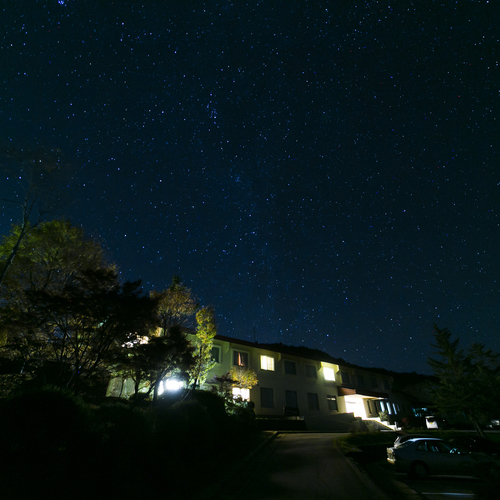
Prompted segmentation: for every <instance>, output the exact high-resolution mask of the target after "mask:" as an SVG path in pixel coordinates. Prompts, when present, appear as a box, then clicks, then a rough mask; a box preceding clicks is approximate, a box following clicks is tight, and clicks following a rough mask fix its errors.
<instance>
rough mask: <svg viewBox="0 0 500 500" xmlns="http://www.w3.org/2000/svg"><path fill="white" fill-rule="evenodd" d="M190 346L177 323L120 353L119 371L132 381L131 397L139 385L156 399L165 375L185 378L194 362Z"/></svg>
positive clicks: (137, 390) (137, 391) (138, 388)
mask: <svg viewBox="0 0 500 500" xmlns="http://www.w3.org/2000/svg"><path fill="white" fill-rule="evenodd" d="M192 351H193V349H192V346H191V344H190V342H189V341H188V339H187V338H186V335H185V334H184V332H183V331H182V328H181V327H180V326H179V325H173V326H171V327H170V328H169V329H168V330H167V332H165V334H164V335H161V336H159V337H157V336H152V337H150V338H149V339H148V340H147V341H146V342H136V343H135V344H134V345H131V346H129V347H128V348H127V347H126V348H125V351H124V352H123V353H122V356H123V357H122V362H121V367H122V373H123V374H124V376H125V377H130V378H131V379H132V380H133V381H134V396H135V397H137V395H138V393H139V390H140V389H141V387H142V386H146V387H148V391H147V394H148V395H151V393H152V395H153V403H155V402H156V401H157V399H158V394H159V388H160V383H161V382H162V381H163V380H164V379H165V378H171V377H174V376H176V377H179V378H181V379H183V378H185V377H186V374H187V372H188V371H189V369H190V368H191V365H192V363H193V356H192Z"/></svg>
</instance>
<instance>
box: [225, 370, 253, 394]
mask: <svg viewBox="0 0 500 500" xmlns="http://www.w3.org/2000/svg"><path fill="white" fill-rule="evenodd" d="M229 375H230V377H231V379H232V380H233V387H238V388H240V389H248V390H250V389H251V388H252V387H254V386H255V385H257V384H258V383H259V381H258V380H257V374H256V373H255V371H254V370H252V369H250V368H245V367H243V366H232V367H231V369H230V370H229Z"/></svg>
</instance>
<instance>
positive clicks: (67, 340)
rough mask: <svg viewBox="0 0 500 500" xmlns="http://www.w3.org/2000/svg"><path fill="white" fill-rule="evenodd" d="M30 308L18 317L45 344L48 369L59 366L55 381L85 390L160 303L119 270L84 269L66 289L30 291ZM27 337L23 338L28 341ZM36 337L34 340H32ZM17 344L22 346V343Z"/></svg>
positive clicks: (22, 326) (150, 318) (21, 326)
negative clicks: (120, 277) (123, 278)
mask: <svg viewBox="0 0 500 500" xmlns="http://www.w3.org/2000/svg"><path fill="white" fill-rule="evenodd" d="M26 296H27V301H28V306H29V310H28V312H24V313H23V312H22V313H20V314H19V315H18V317H17V319H18V324H17V325H16V326H17V327H18V328H19V329H20V330H24V331H25V332H28V333H29V332H33V333H32V336H33V338H34V339H35V341H36V342H37V343H38V344H42V349H43V361H44V368H46V367H47V361H50V362H51V363H52V364H53V366H54V367H55V376H56V379H55V380H53V382H54V383H57V384H59V385H62V386H64V387H68V388H72V389H73V390H75V391H76V392H79V391H80V390H81V383H82V382H83V381H84V379H85V382H87V383H88V382H89V381H90V380H91V378H92V377H93V376H96V375H98V374H99V370H100V369H102V368H104V367H105V366H106V364H107V363H109V362H110V361H111V359H112V357H113V354H114V353H115V352H116V351H117V350H118V349H119V348H120V347H121V345H122V344H123V343H124V342H125V341H126V340H127V339H129V338H130V335H134V334H136V333H137V332H141V333H142V332H143V331H144V330H145V329H146V327H147V326H149V325H150V324H152V322H153V320H154V316H153V313H154V311H155V306H156V303H155V302H154V301H153V300H152V299H150V298H149V297H143V296H141V290H140V282H135V283H130V282H127V283H125V284H124V285H121V284H120V283H119V281H118V276H117V274H116V273H115V272H114V271H111V270H105V269H97V270H92V269H87V270H82V271H80V272H79V273H78V274H77V275H76V276H75V277H74V279H73V281H72V283H71V284H69V285H66V286H65V287H64V288H63V289H62V290H61V291H60V292H55V293H53V292H48V291H45V290H39V291H28V292H26ZM26 337H27V336H26V335H24V336H21V337H20V339H21V340H22V342H25V339H26ZM29 340H31V339H29ZM22 342H18V343H17V344H16V343H14V344H13V346H14V347H15V348H17V349H18V350H21V348H20V347H19V344H22Z"/></svg>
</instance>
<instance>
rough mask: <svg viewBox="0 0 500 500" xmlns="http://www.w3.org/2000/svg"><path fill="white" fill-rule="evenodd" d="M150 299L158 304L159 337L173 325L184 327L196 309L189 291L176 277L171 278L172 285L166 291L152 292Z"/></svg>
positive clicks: (196, 304) (196, 305) (194, 301)
mask: <svg viewBox="0 0 500 500" xmlns="http://www.w3.org/2000/svg"><path fill="white" fill-rule="evenodd" d="M151 297H152V298H153V299H156V300H158V303H159V308H158V319H159V322H158V327H159V332H158V333H159V335H162V334H164V333H165V332H167V331H168V329H169V328H170V327H171V326H173V325H181V326H185V325H186V324H187V323H188V321H189V319H190V317H192V316H193V314H194V313H195V311H196V309H197V308H198V303H197V302H196V300H195V298H194V297H193V294H192V292H191V290H190V289H189V288H187V287H186V286H184V285H183V284H182V282H181V279H180V277H179V276H178V275H175V276H174V277H173V279H172V284H171V285H170V286H169V287H168V288H167V289H166V290H164V291H162V292H156V291H153V292H151Z"/></svg>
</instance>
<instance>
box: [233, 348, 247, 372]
mask: <svg viewBox="0 0 500 500" xmlns="http://www.w3.org/2000/svg"><path fill="white" fill-rule="evenodd" d="M233 365H236V366H244V367H245V368H248V353H247V352H240V351H234V356H233Z"/></svg>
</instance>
